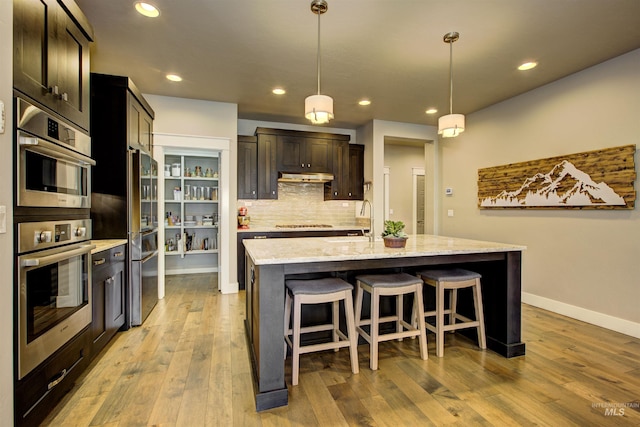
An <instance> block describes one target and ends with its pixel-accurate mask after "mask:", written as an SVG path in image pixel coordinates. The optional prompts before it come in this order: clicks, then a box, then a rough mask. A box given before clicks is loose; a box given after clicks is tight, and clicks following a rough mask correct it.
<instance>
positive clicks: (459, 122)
mask: <svg viewBox="0 0 640 427" xmlns="http://www.w3.org/2000/svg"><path fill="white" fill-rule="evenodd" d="M462 132H464V115H463V114H447V115H446V116H442V117H440V118H439V119H438V133H439V134H440V135H442V137H443V138H453V137H456V136H458V135H460V134H461V133H462Z"/></svg>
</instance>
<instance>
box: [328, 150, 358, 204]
mask: <svg viewBox="0 0 640 427" xmlns="http://www.w3.org/2000/svg"><path fill="white" fill-rule="evenodd" d="M333 177H334V178H333V181H331V182H327V183H326V184H325V185H324V199H325V200H362V199H363V197H364V188H363V185H364V145H355V144H349V142H348V141H334V142H333Z"/></svg>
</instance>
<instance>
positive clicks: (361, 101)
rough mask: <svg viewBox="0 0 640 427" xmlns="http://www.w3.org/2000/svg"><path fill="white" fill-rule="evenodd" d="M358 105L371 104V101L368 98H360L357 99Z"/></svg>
mask: <svg viewBox="0 0 640 427" xmlns="http://www.w3.org/2000/svg"><path fill="white" fill-rule="evenodd" d="M358 104H359V105H371V101H369V100H368V99H361V100H360V101H358Z"/></svg>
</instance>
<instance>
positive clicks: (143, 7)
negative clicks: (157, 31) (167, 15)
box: [135, 1, 160, 18]
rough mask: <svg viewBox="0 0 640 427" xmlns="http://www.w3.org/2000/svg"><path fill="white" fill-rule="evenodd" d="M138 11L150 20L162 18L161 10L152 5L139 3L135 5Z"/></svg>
mask: <svg viewBox="0 0 640 427" xmlns="http://www.w3.org/2000/svg"><path fill="white" fill-rule="evenodd" d="M135 7H136V10H137V11H138V13H139V14H141V15H144V16H146V17H149V18H157V17H158V16H160V10H158V8H156V7H155V6H154V5H152V4H150V3H145V2H142V1H138V2H136V3H135Z"/></svg>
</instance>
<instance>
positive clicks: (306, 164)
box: [277, 135, 333, 173]
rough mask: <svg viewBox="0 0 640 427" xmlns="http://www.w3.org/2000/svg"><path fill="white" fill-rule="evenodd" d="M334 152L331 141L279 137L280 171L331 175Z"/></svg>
mask: <svg viewBox="0 0 640 427" xmlns="http://www.w3.org/2000/svg"><path fill="white" fill-rule="evenodd" d="M332 150H333V141H332V140H331V139H325V138H313V137H305V136H296V135H278V149H277V151H278V160H277V163H278V171H279V172H324V173H331V172H332V170H333V166H332V165H333V152H332Z"/></svg>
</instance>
